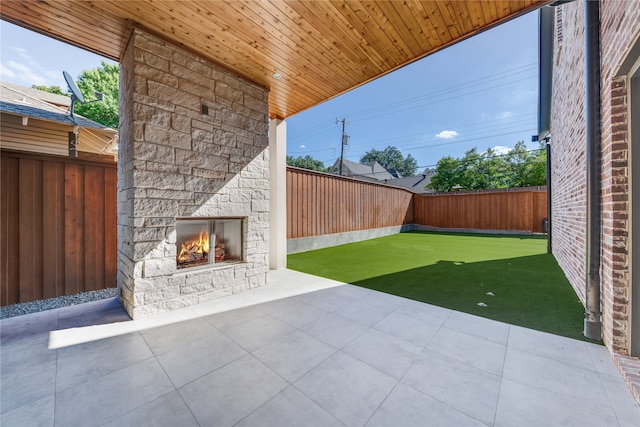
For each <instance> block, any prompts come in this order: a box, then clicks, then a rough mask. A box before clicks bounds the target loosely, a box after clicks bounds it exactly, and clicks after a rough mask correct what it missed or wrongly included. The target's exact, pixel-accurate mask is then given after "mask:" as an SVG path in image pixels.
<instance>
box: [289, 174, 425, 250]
mask: <svg viewBox="0 0 640 427" xmlns="http://www.w3.org/2000/svg"><path fill="white" fill-rule="evenodd" d="M412 197H413V194H412V193H411V192H410V191H408V190H403V189H399V188H393V187H389V186H385V185H380V184H376V183H370V182H365V181H357V180H354V179H351V178H343V177H340V176H336V175H329V174H325V173H320V172H313V171H309V170H305V169H298V168H290V167H289V168H287V239H295V238H299V237H310V236H320V235H323V234H333V233H344V232H347V231H359V230H368V229H372V228H382V227H391V226H399V225H403V224H411V223H413V208H412Z"/></svg>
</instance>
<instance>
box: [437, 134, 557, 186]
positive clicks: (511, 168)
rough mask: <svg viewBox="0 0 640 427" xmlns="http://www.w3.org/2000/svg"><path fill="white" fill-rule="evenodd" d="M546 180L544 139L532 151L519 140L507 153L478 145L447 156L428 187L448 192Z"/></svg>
mask: <svg viewBox="0 0 640 427" xmlns="http://www.w3.org/2000/svg"><path fill="white" fill-rule="evenodd" d="M545 184H546V152H545V150H544V143H541V144H540V149H539V150H534V151H529V150H528V149H527V146H526V145H525V143H524V141H519V142H518V143H517V144H516V145H515V147H514V148H513V149H512V150H511V151H510V152H509V153H508V154H506V155H497V154H496V153H495V151H493V150H492V149H490V148H489V149H488V150H487V151H485V152H484V153H478V151H477V149H476V148H472V149H471V150H469V151H467V152H466V153H465V154H464V157H462V158H461V159H458V158H455V159H454V158H453V157H451V156H447V157H443V158H442V159H440V160H439V161H438V164H437V166H436V173H435V175H434V176H433V177H432V178H431V182H430V183H429V184H428V185H427V186H426V187H427V188H430V189H433V190H435V191H437V192H447V191H456V190H481V189H490V188H507V187H529V186H536V185H545Z"/></svg>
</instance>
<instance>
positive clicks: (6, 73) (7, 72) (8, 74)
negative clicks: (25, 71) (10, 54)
mask: <svg viewBox="0 0 640 427" xmlns="http://www.w3.org/2000/svg"><path fill="white" fill-rule="evenodd" d="M16 76H17V75H16V73H15V72H14V71H13V70H12V69H11V68H9V67H7V66H6V65H4V64H0V80H7V79H13V78H15V77H16Z"/></svg>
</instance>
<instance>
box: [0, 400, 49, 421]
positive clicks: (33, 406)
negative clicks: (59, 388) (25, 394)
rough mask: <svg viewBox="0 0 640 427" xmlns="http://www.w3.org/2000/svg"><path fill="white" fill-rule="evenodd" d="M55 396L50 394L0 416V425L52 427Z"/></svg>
mask: <svg viewBox="0 0 640 427" xmlns="http://www.w3.org/2000/svg"><path fill="white" fill-rule="evenodd" d="M54 404H55V396H54V395H53V394H52V395H50V396H48V397H45V398H43V399H40V400H36V401H35V402H33V403H30V404H28V405H25V406H21V407H19V408H17V409H14V410H12V411H9V412H3V413H2V415H1V416H0V425H2V426H10V427H23V426H24V427H53V423H54V418H53V410H54Z"/></svg>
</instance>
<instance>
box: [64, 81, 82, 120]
mask: <svg viewBox="0 0 640 427" xmlns="http://www.w3.org/2000/svg"><path fill="white" fill-rule="evenodd" d="M62 75H63V76H64V79H65V80H66V81H67V86H69V90H70V91H71V105H70V106H69V110H70V111H69V115H70V116H71V118H72V119H73V110H74V104H75V101H76V99H77V100H78V101H80V103H81V104H84V96H82V92H80V89H78V85H77V84H76V82H74V81H73V78H71V75H69V73H67V72H66V71H63V72H62ZM74 120H75V119H74Z"/></svg>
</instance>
